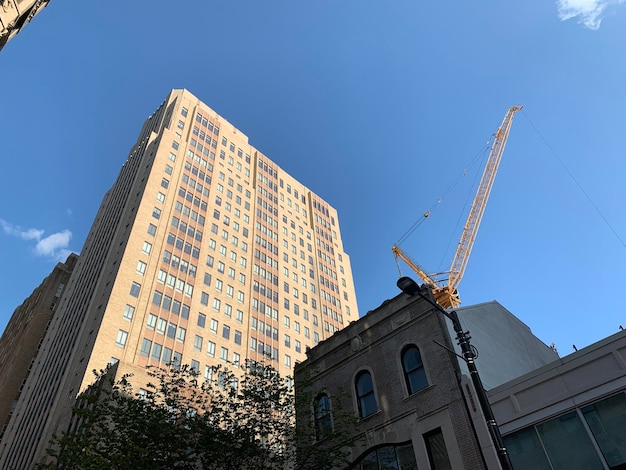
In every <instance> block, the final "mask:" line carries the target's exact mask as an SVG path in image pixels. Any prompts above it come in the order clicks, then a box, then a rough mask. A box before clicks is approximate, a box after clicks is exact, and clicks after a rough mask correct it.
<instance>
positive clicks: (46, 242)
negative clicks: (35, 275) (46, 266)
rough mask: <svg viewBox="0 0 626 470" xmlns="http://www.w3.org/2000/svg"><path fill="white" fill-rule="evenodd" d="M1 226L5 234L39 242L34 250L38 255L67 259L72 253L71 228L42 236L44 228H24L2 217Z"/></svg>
mask: <svg viewBox="0 0 626 470" xmlns="http://www.w3.org/2000/svg"><path fill="white" fill-rule="evenodd" d="M0 227H1V228H2V231H3V232H4V233H5V234H7V235H10V236H12V237H17V238H21V239H22V240H35V241H36V242H37V244H36V245H35V249H34V252H35V254H36V255H37V256H44V257H48V258H53V259H55V260H65V259H66V258H67V257H68V256H69V254H70V253H71V250H69V249H68V246H69V244H70V240H71V239H72V232H70V231H69V230H63V231H62V232H57V233H53V234H51V235H48V236H47V237H45V238H42V237H43V234H44V230H41V229H36V228H28V229H24V228H22V227H20V226H19V225H15V224H12V223H11V222H7V221H6V220H4V219H0Z"/></svg>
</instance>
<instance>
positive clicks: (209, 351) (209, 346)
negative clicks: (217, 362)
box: [206, 341, 215, 357]
mask: <svg viewBox="0 0 626 470" xmlns="http://www.w3.org/2000/svg"><path fill="white" fill-rule="evenodd" d="M206 352H207V354H208V355H209V356H211V357H215V343H214V342H213V341H209V342H208V343H207V348H206Z"/></svg>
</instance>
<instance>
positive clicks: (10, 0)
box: [0, 0, 50, 49]
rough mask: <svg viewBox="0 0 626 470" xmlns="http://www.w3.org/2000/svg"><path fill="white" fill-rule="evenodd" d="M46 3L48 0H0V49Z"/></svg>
mask: <svg viewBox="0 0 626 470" xmlns="http://www.w3.org/2000/svg"><path fill="white" fill-rule="evenodd" d="M48 3H50V0H0V49H2V48H3V47H4V45H5V44H6V43H7V42H8V41H9V39H11V38H12V37H13V36H15V35H16V34H17V33H19V32H20V31H21V30H22V28H23V27H24V26H25V25H26V24H27V23H29V22H30V21H31V20H32V19H33V18H34V16H35V15H36V14H37V13H39V12H40V11H41V10H43V9H44V7H46V6H48Z"/></svg>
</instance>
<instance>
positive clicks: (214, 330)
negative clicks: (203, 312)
mask: <svg viewBox="0 0 626 470" xmlns="http://www.w3.org/2000/svg"><path fill="white" fill-rule="evenodd" d="M218 326H219V322H218V321H217V320H216V319H215V318H211V326H210V328H209V329H210V330H211V333H215V334H217V327H218Z"/></svg>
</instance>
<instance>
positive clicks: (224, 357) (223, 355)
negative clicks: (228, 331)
mask: <svg viewBox="0 0 626 470" xmlns="http://www.w3.org/2000/svg"><path fill="white" fill-rule="evenodd" d="M220 359H221V360H222V361H224V362H226V361H228V348H225V347H224V346H222V347H221V349H220Z"/></svg>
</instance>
